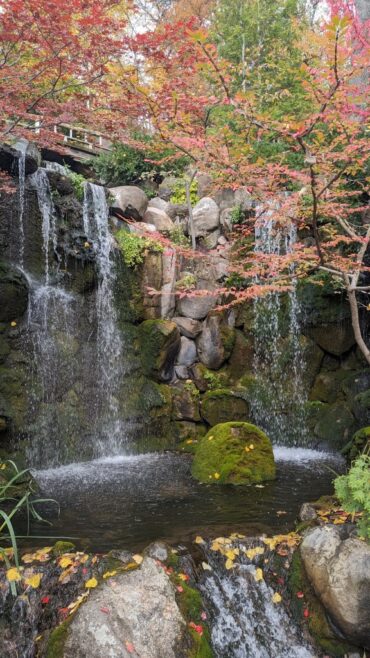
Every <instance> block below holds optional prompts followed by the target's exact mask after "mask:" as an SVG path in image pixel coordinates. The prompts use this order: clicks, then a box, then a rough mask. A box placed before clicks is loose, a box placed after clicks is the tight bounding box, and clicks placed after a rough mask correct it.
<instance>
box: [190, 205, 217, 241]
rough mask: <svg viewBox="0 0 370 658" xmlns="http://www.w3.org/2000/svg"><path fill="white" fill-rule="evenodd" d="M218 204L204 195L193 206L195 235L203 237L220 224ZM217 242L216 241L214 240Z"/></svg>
mask: <svg viewBox="0 0 370 658" xmlns="http://www.w3.org/2000/svg"><path fill="white" fill-rule="evenodd" d="M219 220H220V211H219V208H218V205H217V203H216V202H215V201H213V199H211V198H210V197H204V198H203V199H201V200H200V201H198V203H197V204H196V205H195V206H194V208H193V221H194V232H195V237H196V238H199V237H205V236H206V235H207V233H211V232H212V231H214V229H218V228H219V225H220V221H219ZM216 243H217V241H216Z"/></svg>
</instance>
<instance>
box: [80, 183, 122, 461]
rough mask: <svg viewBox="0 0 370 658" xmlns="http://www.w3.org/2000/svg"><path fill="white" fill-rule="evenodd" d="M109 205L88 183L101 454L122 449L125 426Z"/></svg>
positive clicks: (101, 191) (85, 218)
mask: <svg viewBox="0 0 370 658" xmlns="http://www.w3.org/2000/svg"><path fill="white" fill-rule="evenodd" d="M108 217H109V209H108V204H107V201H106V197H105V190H104V188H103V187H101V186H100V185H93V184H92V183H85V189H84V202H83V224H84V231H85V234H86V237H87V239H88V240H89V241H90V242H91V243H92V245H93V248H94V250H95V253H96V260H97V267H98V275H99V283H98V290H97V293H96V325H97V338H96V346H97V350H96V356H97V361H96V364H95V367H96V383H97V386H96V398H95V408H96V411H97V416H98V417H99V419H100V438H99V439H98V445H99V446H100V454H101V455H114V454H118V453H119V452H120V447H121V444H122V440H123V439H124V428H123V427H122V422H121V420H120V416H119V404H118V396H119V388H120V384H121V379H122V376H123V375H124V363H123V345H122V339H121V333H120V329H119V327H118V325H117V313H116V308H115V305H114V283H115V267H114V262H113V254H112V247H113V238H112V236H111V234H110V231H109V225H108Z"/></svg>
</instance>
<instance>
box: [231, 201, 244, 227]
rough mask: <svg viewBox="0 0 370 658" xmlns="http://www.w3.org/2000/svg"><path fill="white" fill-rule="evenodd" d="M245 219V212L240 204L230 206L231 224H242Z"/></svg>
mask: <svg viewBox="0 0 370 658" xmlns="http://www.w3.org/2000/svg"><path fill="white" fill-rule="evenodd" d="M244 220H245V213H244V211H243V208H242V206H240V205H239V206H234V207H233V208H231V212H230V221H231V223H232V224H233V225H238V224H243V222H244Z"/></svg>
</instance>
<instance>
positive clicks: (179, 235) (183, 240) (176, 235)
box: [169, 226, 190, 247]
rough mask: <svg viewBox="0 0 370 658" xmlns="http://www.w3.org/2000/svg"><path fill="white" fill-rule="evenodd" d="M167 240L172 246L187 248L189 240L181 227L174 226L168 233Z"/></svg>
mask: <svg viewBox="0 0 370 658" xmlns="http://www.w3.org/2000/svg"><path fill="white" fill-rule="evenodd" d="M169 238H170V240H171V242H173V244H176V245H178V246H179V247H189V246H190V239H189V238H187V237H186V235H185V234H184V231H183V229H182V227H181V226H174V228H172V229H171V230H170V232H169Z"/></svg>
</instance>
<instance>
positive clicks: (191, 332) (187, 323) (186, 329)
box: [172, 317, 202, 339]
mask: <svg viewBox="0 0 370 658" xmlns="http://www.w3.org/2000/svg"><path fill="white" fill-rule="evenodd" d="M172 321H173V322H175V324H177V326H178V328H179V330H180V334H182V336H186V338H193V339H194V338H196V337H197V336H198V335H199V334H200V332H201V331H202V323H201V322H199V321H198V320H192V319H191V318H182V317H176V318H172Z"/></svg>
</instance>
